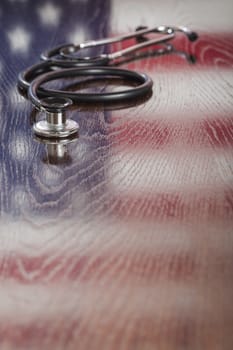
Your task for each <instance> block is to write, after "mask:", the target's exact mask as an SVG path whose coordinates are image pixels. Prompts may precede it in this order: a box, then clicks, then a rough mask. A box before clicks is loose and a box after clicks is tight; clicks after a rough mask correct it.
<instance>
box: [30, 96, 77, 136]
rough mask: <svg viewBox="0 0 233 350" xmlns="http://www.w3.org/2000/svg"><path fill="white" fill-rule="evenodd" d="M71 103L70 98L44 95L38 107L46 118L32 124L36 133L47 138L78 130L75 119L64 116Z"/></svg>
mask: <svg viewBox="0 0 233 350" xmlns="http://www.w3.org/2000/svg"><path fill="white" fill-rule="evenodd" d="M72 104H73V102H72V100H70V99H68V98H63V97H61V98H60V97H46V98H44V99H42V100H41V107H40V109H41V110H42V111H44V112H45V114H46V119H44V120H40V121H38V122H36V123H35V124H34V125H33V130H34V132H35V134H36V135H38V136H40V137H47V138H65V137H69V136H71V135H74V134H76V133H77V132H78V130H79V125H78V123H77V122H76V121H74V120H71V119H67V118H66V113H65V111H66V109H67V108H68V107H69V106H71V105H72Z"/></svg>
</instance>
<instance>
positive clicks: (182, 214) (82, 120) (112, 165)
mask: <svg viewBox="0 0 233 350" xmlns="http://www.w3.org/2000/svg"><path fill="white" fill-rule="evenodd" d="M232 14H233V4H232V1H230V0H224V1H222V2H219V1H216V0H213V1H212V2H211V3H210V2H207V1H201V0H198V1H184V0H178V1H175V0H167V1H163V2H157V1H153V0H146V1H139V0H136V1H134V2H132V1H130V0H124V1H121V0H112V1H103V0H98V1H94V2H93V1H91V0H90V1H88V0H87V1H75V0H73V1H72V0H70V1H67V2H64V1H61V0H60V1H51V2H50V1H44V0H40V1H34V2H33V4H32V2H31V3H30V4H29V0H28V1H6V0H3V1H2V2H1V4H0V22H1V24H0V38H1V42H0V48H1V49H0V76H1V84H0V350H16V349H17V350H232V349H233V306H232V296H233V152H232V151H233V114H232V113H233V98H232V96H233V71H232V67H233V23H232ZM160 24H175V25H187V26H190V27H191V28H192V29H194V30H196V31H197V32H198V33H199V35H200V37H199V40H198V41H197V42H195V43H193V44H191V43H188V42H187V40H186V39H185V38H183V37H182V35H179V36H178V38H177V39H176V41H175V43H174V44H175V45H176V47H177V49H179V50H184V51H186V52H189V53H192V54H193V55H195V56H196V58H197V62H196V64H195V65H191V64H189V63H188V62H186V61H185V60H184V59H183V58H182V57H180V56H178V55H169V56H167V57H165V56H162V57H147V58H145V59H144V60H141V61H140V60H137V61H135V62H130V63H127V64H125V65H124V66H123V67H125V68H130V69H134V70H137V71H141V72H146V73H147V74H148V75H150V77H151V78H152V79H153V81H154V87H153V95H152V97H151V98H150V99H148V100H147V101H139V103H137V104H136V103H135V104H133V105H131V106H124V108H117V109H113V108H108V109H107V108H103V107H99V106H97V107H96V108H92V109H91V108H88V107H87V108H79V107H77V109H74V110H72V111H70V116H71V117H72V118H73V119H75V120H76V121H78V123H79V124H80V135H79V138H78V140H76V141H74V142H73V143H70V144H68V145H67V146H59V147H60V148H59V149H58V148H57V149H55V150H54V147H52V146H48V145H45V144H43V143H40V142H38V141H37V140H35V137H34V136H33V133H32V128H31V126H32V124H31V123H32V105H31V104H30V102H29V101H27V100H25V99H24V98H23V97H22V96H20V95H19V94H18V92H17V89H16V83H17V74H18V73H19V72H20V71H21V70H23V69H24V68H26V67H27V66H29V65H31V64H33V63H36V62H37V61H38V60H39V54H40V53H41V52H42V51H43V50H45V49H47V48H49V47H53V46H56V45H58V44H60V43H62V42H67V41H73V40H74V41H76V42H80V41H82V40H84V39H93V38H98V37H99V38H100V37H103V36H108V35H118V34H122V33H126V32H128V31H133V30H134V29H135V27H137V26H138V25H150V26H151V25H153V26H155V25H160ZM15 30H17V32H16V34H15ZM23 30H24V32H23ZM22 33H23V34H22ZM25 33H26V34H25ZM12 38H16V40H12ZM129 44H130V43H126V45H129ZM120 47H122V46H121V45H120V44H119V45H114V49H117V48H120ZM58 151H59V152H60V153H63V157H62V159H61V158H59V159H58V156H57V158H56V154H55V153H54V152H58ZM51 153H52V154H53V156H51ZM58 160H59V161H58Z"/></svg>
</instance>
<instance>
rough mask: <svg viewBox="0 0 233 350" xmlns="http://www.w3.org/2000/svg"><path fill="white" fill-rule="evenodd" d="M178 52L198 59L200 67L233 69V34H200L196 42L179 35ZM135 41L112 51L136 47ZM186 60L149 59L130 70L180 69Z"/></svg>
mask: <svg viewBox="0 0 233 350" xmlns="http://www.w3.org/2000/svg"><path fill="white" fill-rule="evenodd" d="M172 43H173V44H174V46H175V48H176V49H177V50H181V51H185V52H187V53H190V54H192V55H194V56H195V57H196V60H197V63H198V65H199V66H204V67H206V66H210V67H224V68H232V66H233V35H232V33H216V34H215V33H199V39H198V40H197V41H195V42H189V41H188V39H187V38H186V37H185V36H184V35H182V34H178V35H177V37H176V39H174V40H172ZM134 44H135V41H134V40H133V39H131V40H128V41H125V42H123V43H121V44H119V43H118V44H114V45H112V51H116V50H120V49H123V48H127V47H129V46H131V45H134ZM156 47H158V46H154V47H151V48H149V49H148V48H146V49H145V51H148V50H149V51H150V52H152V51H153V49H156ZM184 64H185V63H184V59H182V58H181V57H179V56H176V55H166V56H161V57H149V58H147V59H142V60H140V61H136V62H132V63H130V64H129V68H131V69H134V68H137V69H138V68H143V67H146V68H147V70H151V69H154V68H155V67H157V68H162V67H166V69H170V68H171V69H174V68H175V67H177V68H180V66H183V65H184Z"/></svg>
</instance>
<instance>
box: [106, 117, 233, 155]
mask: <svg viewBox="0 0 233 350" xmlns="http://www.w3.org/2000/svg"><path fill="white" fill-rule="evenodd" d="M192 119H195V118H192ZM119 121H120V124H119ZM115 124H117V126H115ZM109 134H110V140H111V142H112V143H113V144H114V146H115V145H119V144H120V145H122V144H123V145H127V147H130V146H137V145H139V146H141V145H143V146H149V147H150V148H152V149H161V148H162V147H163V146H167V145H174V144H177V143H178V144H183V145H189V146H204V147H213V146H214V147H218V148H221V147H227V146H233V118H222V119H220V118H215V119H213V120H212V119H205V120H201V121H197V122H193V123H192V122H188V124H185V123H184V122H182V123H178V122H176V123H175V122H170V121H169V122H168V121H167V122H166V121H164V120H163V119H162V117H161V118H160V119H159V121H158V120H157V121H146V120H145V121H142V120H128V121H124V117H122V119H121V118H120V117H119V116H118V118H117V119H115V120H113V123H112V124H111V126H110V128H109Z"/></svg>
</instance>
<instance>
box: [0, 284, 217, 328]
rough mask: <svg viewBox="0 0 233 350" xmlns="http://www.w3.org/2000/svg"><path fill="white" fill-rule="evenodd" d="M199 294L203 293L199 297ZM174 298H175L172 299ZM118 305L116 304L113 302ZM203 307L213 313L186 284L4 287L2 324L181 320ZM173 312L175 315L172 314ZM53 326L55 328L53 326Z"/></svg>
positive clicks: (1, 293)
mask: <svg viewBox="0 0 233 350" xmlns="http://www.w3.org/2000/svg"><path fill="white" fill-rule="evenodd" d="M198 290H199V293H198ZM171 296H172V298H171ZM113 301H114V302H113ZM197 306H199V307H201V308H202V309H211V302H210V304H209V298H208V300H205V297H204V295H203V294H202V293H200V287H198V286H195V289H194V286H193V285H187V284H185V283H179V284H177V283H176V282H170V281H169V282H165V283H163V282H162V283H161V281H160V282H159V283H158V281H155V283H153V284H152V285H149V284H147V286H145V287H139V286H137V288H135V285H127V284H125V285H124V288H122V286H121V285H117V284H116V283H113V284H112V285H109V284H108V288H107V290H106V285H102V286H100V285H96V284H95V285H93V284H89V285H88V284H86V285H85V287H84V286H83V285H80V283H78V282H77V283H76V284H68V285H67V284H64V285H61V284H59V285H56V286H53V287H51V286H50V287H46V286H42V285H33V286H20V285H18V284H16V283H11V282H8V283H6V282H5V283H4V282H1V285H0V323H1V324H4V323H8V322H10V323H11V324H12V325H29V326H30V324H31V323H33V322H38V321H49V322H52V323H53V322H55V321H56V319H60V320H61V319H62V318H63V319H66V318H67V317H68V319H69V318H70V316H72V320H80V321H81V322H83V323H86V322H89V323H90V325H91V324H92V322H93V323H95V322H96V321H97V320H98V321H99V319H100V317H102V318H103V320H104V321H105V322H108V321H111V320H112V319H113V318H114V317H118V316H119V312H120V313H121V319H128V318H130V315H131V316H132V313H133V314H134V317H140V318H143V317H150V316H152V315H155V314H156V313H157V312H159V313H160V312H163V316H165V317H166V310H167V312H168V314H167V315H170V316H172V312H174V315H173V316H174V317H177V318H178V317H179V316H178V315H179V313H180V312H181V313H182V314H184V313H186V312H187V313H189V312H191V314H192V313H193V312H194V311H195V310H196V307H197ZM172 310H173V311H172ZM51 325H52V324H51Z"/></svg>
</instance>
